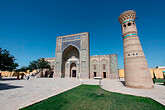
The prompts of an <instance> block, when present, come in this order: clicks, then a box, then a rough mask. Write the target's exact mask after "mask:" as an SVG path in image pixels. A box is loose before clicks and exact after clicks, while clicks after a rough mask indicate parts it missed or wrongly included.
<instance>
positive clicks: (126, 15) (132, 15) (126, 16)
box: [119, 10, 136, 24]
mask: <svg viewBox="0 0 165 110" xmlns="http://www.w3.org/2000/svg"><path fill="white" fill-rule="evenodd" d="M135 19H136V12H135V11H133V10H128V11H125V12H123V13H122V14H120V16H119V22H120V24H123V23H125V22H127V21H134V20H135Z"/></svg>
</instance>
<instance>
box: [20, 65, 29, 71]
mask: <svg viewBox="0 0 165 110" xmlns="http://www.w3.org/2000/svg"><path fill="white" fill-rule="evenodd" d="M28 69H29V68H28V67H26V66H23V67H21V68H20V69H19V70H20V71H21V72H26V71H27V70H28Z"/></svg>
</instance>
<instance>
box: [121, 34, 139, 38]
mask: <svg viewBox="0 0 165 110" xmlns="http://www.w3.org/2000/svg"><path fill="white" fill-rule="evenodd" d="M132 35H137V34H136V33H132V34H128V35H126V36H124V38H126V37H128V36H132Z"/></svg>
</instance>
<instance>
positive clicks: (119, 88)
mask: <svg viewBox="0 0 165 110" xmlns="http://www.w3.org/2000/svg"><path fill="white" fill-rule="evenodd" d="M123 83H124V79H120V80H107V79H106V80H103V81H102V88H103V89H105V90H107V91H111V92H117V93H122V94H129V95H135V96H142V97H150V98H152V99H154V100H156V101H157V102H159V103H161V104H163V105H164V106H165V86H162V85H158V84H154V88H152V89H135V88H129V87H125V86H124V85H123Z"/></svg>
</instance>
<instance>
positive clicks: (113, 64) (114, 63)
mask: <svg viewBox="0 0 165 110" xmlns="http://www.w3.org/2000/svg"><path fill="white" fill-rule="evenodd" d="M110 72H111V74H118V61H117V56H116V55H111V59H110Z"/></svg>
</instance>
